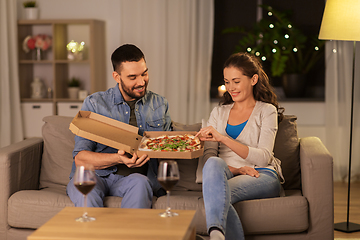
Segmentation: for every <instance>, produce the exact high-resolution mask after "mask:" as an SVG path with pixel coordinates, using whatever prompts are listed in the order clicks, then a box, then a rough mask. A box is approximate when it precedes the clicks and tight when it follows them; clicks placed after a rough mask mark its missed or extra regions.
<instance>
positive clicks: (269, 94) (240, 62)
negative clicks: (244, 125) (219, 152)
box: [220, 53, 284, 122]
mask: <svg viewBox="0 0 360 240" xmlns="http://www.w3.org/2000/svg"><path fill="white" fill-rule="evenodd" d="M228 67H235V68H237V69H239V70H240V71H242V73H243V74H244V75H245V76H247V77H249V78H252V77H253V76H254V74H257V75H258V76H259V78H258V82H257V83H256V84H255V85H254V87H253V94H254V98H255V100H256V101H262V102H266V103H270V104H272V105H274V106H275V107H276V109H277V111H278V118H279V122H280V121H281V120H282V119H283V117H284V115H283V112H284V108H283V107H279V104H278V102H277V96H276V94H275V93H274V91H273V89H272V87H271V85H270V83H269V77H268V76H267V75H266V73H265V71H264V69H263V68H262V66H261V63H260V61H259V60H258V58H256V57H255V56H254V55H252V54H248V53H234V54H232V55H231V56H230V57H229V58H228V59H227V60H226V62H225V64H224V69H225V68H228ZM233 102H234V101H233V100H232V97H231V95H230V94H229V93H228V92H225V93H224V95H223V99H222V101H221V102H220V104H222V105H226V104H231V103H233Z"/></svg>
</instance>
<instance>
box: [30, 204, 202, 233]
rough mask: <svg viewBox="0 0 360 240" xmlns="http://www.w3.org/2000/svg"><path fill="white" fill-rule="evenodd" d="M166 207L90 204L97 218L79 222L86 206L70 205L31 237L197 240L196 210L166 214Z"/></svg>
mask: <svg viewBox="0 0 360 240" xmlns="http://www.w3.org/2000/svg"><path fill="white" fill-rule="evenodd" d="M163 211H164V210H163V209H125V208H87V212H88V215H89V216H91V217H95V218H96V221H93V222H86V223H81V222H76V221H75V218H77V217H79V216H81V215H82V214H83V208H80V207H66V208H64V209H63V210H61V211H60V212H59V213H58V214H56V215H55V216H54V217H53V218H52V219H50V220H49V221H48V222H47V223H45V224H44V225H43V226H41V227H40V228H38V229H37V230H36V231H35V232H33V233H32V234H31V235H30V236H28V238H27V239H28V240H45V239H46V240H75V239H76V240H79V239H83V240H85V239H86V240H91V239H104V240H106V239H141V240H147V239H154V240H162V239H164V240H165V239H166V240H169V239H171V240H176V239H184V240H195V238H196V230H195V223H194V216H195V211H190V210H175V211H176V212H177V213H179V216H177V217H171V218H162V217H160V216H159V213H161V212H163Z"/></svg>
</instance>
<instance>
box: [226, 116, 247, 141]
mask: <svg viewBox="0 0 360 240" xmlns="http://www.w3.org/2000/svg"><path fill="white" fill-rule="evenodd" d="M247 122H248V120H246V121H245V122H243V123H240V124H239V125H235V126H234V125H230V124H227V125H226V129H225V131H226V133H227V134H228V135H229V136H230V137H232V138H233V139H236V138H237V137H238V136H239V135H240V133H241V132H242V130H243V129H244V127H245V125H246V123H247Z"/></svg>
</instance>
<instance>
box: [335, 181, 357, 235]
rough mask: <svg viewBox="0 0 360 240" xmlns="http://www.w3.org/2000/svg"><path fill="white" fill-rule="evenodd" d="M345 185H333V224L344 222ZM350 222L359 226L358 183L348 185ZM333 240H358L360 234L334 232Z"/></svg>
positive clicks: (345, 204)
mask: <svg viewBox="0 0 360 240" xmlns="http://www.w3.org/2000/svg"><path fill="white" fill-rule="evenodd" d="M347 194H348V184H347V183H339V182H336V183H334V222H335V223H339V222H346V214H347ZM349 216H350V217H349V219H350V222H352V223H357V224H360V182H354V183H351V184H350V215H349ZM334 238H335V239H359V240H360V232H354V233H344V232H340V231H334Z"/></svg>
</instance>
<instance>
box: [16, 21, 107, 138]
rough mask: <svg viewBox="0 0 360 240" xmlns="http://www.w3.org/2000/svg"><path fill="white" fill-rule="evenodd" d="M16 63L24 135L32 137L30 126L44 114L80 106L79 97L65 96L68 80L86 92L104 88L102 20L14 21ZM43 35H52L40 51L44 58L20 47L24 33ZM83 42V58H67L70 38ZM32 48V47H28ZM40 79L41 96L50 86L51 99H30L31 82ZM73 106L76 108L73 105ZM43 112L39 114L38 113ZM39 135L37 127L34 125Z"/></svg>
mask: <svg viewBox="0 0 360 240" xmlns="http://www.w3.org/2000/svg"><path fill="white" fill-rule="evenodd" d="M17 26H18V29H17V32H18V59H19V61H18V65H19V84H20V98H21V102H22V106H23V108H22V113H23V119H24V122H26V123H27V124H28V127H27V128H25V130H24V135H25V136H26V137H29V136H32V135H33V132H31V130H32V128H31V126H32V125H36V124H41V125H42V124H43V123H42V120H41V119H42V117H43V116H45V115H51V114H53V115H58V114H59V113H60V114H65V113H66V114H68V115H73V114H74V112H76V111H78V109H79V108H81V105H82V102H83V100H79V99H70V98H68V81H69V79H70V78H72V77H77V78H79V79H80V82H81V86H80V87H81V90H86V91H87V92H88V93H89V94H92V93H94V92H98V91H104V90H106V81H103V80H104V79H106V61H105V51H106V50H105V45H104V42H105V36H106V34H105V22H104V21H101V20H95V19H36V20H19V21H18V25H17ZM37 34H47V35H49V36H51V37H52V46H51V48H49V49H48V50H46V51H43V52H42V57H43V59H44V60H34V58H33V57H34V56H33V54H34V52H30V53H26V52H25V51H24V50H23V41H24V39H25V38H26V37H27V36H29V35H30V36H35V35H37ZM71 40H74V41H77V42H79V41H84V42H85V47H86V48H85V50H84V53H83V59H84V60H68V59H67V54H68V52H67V49H66V45H67V44H68V43H69V42H70V41H71ZM32 51H35V50H32ZM35 77H38V78H40V80H41V81H42V82H43V85H44V89H45V90H44V91H45V92H46V93H45V96H47V89H49V88H51V90H52V92H51V96H52V97H51V98H42V99H34V98H31V96H32V82H33V81H34V79H35ZM75 106H76V107H75ZM40 111H41V112H42V113H43V114H42V115H41V117H39V114H38V112H40ZM36 131H37V135H38V136H41V127H39V128H37V130H36Z"/></svg>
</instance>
